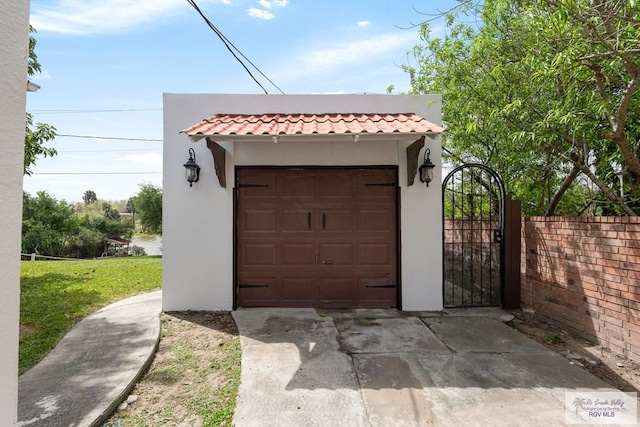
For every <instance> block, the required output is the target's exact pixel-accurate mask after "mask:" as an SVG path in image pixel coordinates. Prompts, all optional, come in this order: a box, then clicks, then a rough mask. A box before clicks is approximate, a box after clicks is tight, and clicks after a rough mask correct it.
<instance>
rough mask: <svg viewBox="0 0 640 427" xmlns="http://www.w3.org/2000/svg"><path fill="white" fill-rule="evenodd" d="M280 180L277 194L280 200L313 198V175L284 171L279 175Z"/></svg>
mask: <svg viewBox="0 0 640 427" xmlns="http://www.w3.org/2000/svg"><path fill="white" fill-rule="evenodd" d="M280 182H281V187H280V191H279V193H280V194H279V196H280V198H281V199H282V200H288V199H296V200H300V199H302V200H304V199H313V198H314V180H313V175H309V174H306V173H295V174H294V173H285V174H284V175H283V176H282V177H281V180H280Z"/></svg>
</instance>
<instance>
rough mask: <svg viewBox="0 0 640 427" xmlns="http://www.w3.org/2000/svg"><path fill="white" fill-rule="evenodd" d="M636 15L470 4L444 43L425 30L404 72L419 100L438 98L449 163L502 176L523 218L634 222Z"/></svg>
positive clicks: (542, 2) (552, 5)
mask: <svg viewBox="0 0 640 427" xmlns="http://www.w3.org/2000/svg"><path fill="white" fill-rule="evenodd" d="M465 16H467V17H468V16H471V17H472V19H471V20H469V21H468V22H475V23H473V24H472V23H465V22H461V20H459V18H463V17H465ZM638 16H640V3H636V2H628V1H625V0H611V1H607V2H589V1H587V0H518V1H515V2H514V1H506V0H488V1H486V2H484V3H483V4H477V3H475V2H474V3H472V2H469V1H465V2H462V3H461V6H460V7H459V8H457V9H456V10H455V11H454V12H450V13H448V14H447V15H446V16H445V19H446V35H445V36H444V37H443V38H434V37H432V34H431V28H430V27H429V25H428V24H427V23H424V24H422V26H421V28H420V34H421V38H422V40H423V43H422V44H421V45H418V46H416V47H415V48H414V56H415V58H416V60H417V62H418V64H417V66H410V65H406V66H405V70H406V71H407V72H408V73H409V77H410V79H411V84H412V92H414V93H424V92H426V93H431V92H439V93H442V94H443V114H444V117H443V119H444V121H445V123H446V124H447V127H448V132H447V133H446V134H445V136H444V144H445V154H446V156H447V159H448V161H449V162H451V163H453V164H460V163H464V162H481V163H484V164H486V165H488V166H490V167H492V168H494V169H496V170H497V171H498V172H499V173H500V174H501V175H502V176H503V177H504V178H505V182H506V184H507V187H508V190H509V191H510V192H511V193H513V195H514V197H516V198H519V199H521V200H522V201H523V211H524V213H525V214H527V215H540V214H547V215H551V214H579V213H582V212H584V211H585V210H586V209H587V208H590V209H591V210H590V213H595V214H609V215H611V214H625V215H635V214H636V213H638V212H640V202H639V201H638V200H639V198H640V186H639V185H638V184H639V179H640V161H639V160H638V154H639V151H640V142H639V141H640V106H639V105H638V103H639V100H638V95H637V91H638V87H639V85H640V55H638V53H640V25H639V24H640V20H639V19H638ZM620 177H622V178H621V179H622V188H620V182H621V181H620ZM594 206H596V207H597V208H594Z"/></svg>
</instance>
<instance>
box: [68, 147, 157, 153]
mask: <svg viewBox="0 0 640 427" xmlns="http://www.w3.org/2000/svg"><path fill="white" fill-rule="evenodd" d="M56 151H57V152H58V154H59V153H121V152H125V151H126V152H129V151H154V149H153V148H125V149H122V150H117V149H112V150H58V149H56Z"/></svg>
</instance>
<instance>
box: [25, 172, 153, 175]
mask: <svg viewBox="0 0 640 427" xmlns="http://www.w3.org/2000/svg"><path fill="white" fill-rule="evenodd" d="M161 173H162V172H34V173H32V174H31V175H156V174H161Z"/></svg>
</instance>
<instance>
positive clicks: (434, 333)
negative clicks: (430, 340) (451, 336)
mask: <svg viewBox="0 0 640 427" xmlns="http://www.w3.org/2000/svg"><path fill="white" fill-rule="evenodd" d="M418 320H420V322H422V324H423V325H424V326H425V327H426V328H427V329H428V330H430V331H431V332H432V333H433V335H434V336H435V337H436V338H437V339H438V340H439V341H440V342H441V343H442V345H444V346H445V347H446V348H448V349H449V351H450V352H451V353H457V351H456V349H455V348H453V347H451V346H450V345H449V344H447V343H446V342H445V341H444V340H443V339H442V338H440V336H439V335H438V334H437V333H436V331H434V330H433V329H431V328H430V327H429V324H428V323H427V322H426V321H425V320H424V319H423V318H422V317H418Z"/></svg>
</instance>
